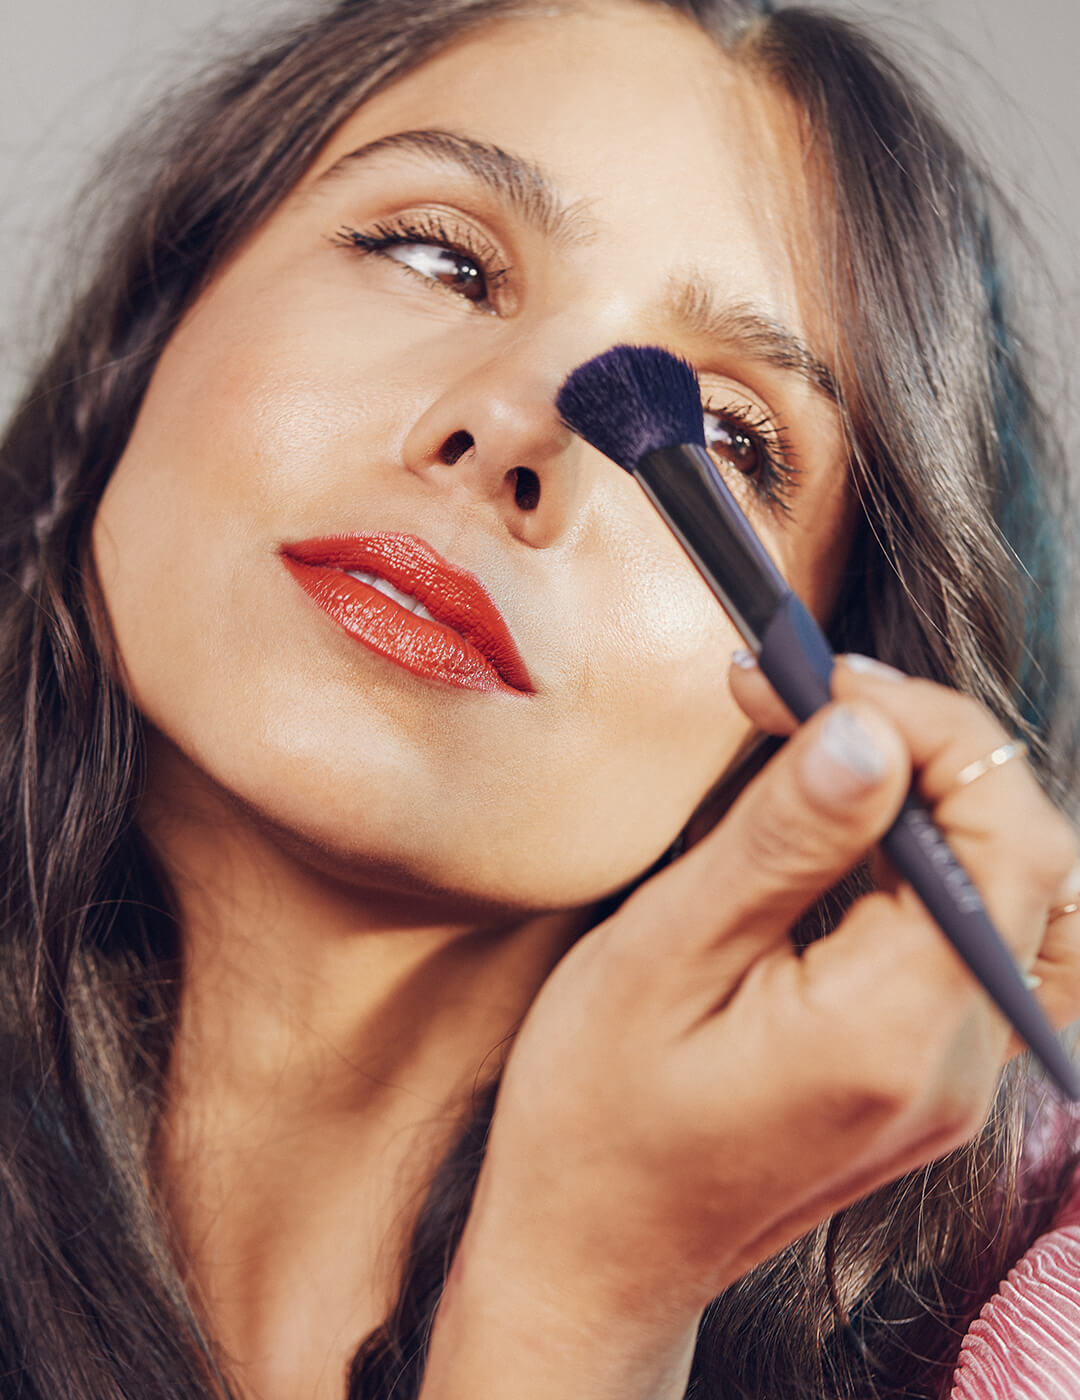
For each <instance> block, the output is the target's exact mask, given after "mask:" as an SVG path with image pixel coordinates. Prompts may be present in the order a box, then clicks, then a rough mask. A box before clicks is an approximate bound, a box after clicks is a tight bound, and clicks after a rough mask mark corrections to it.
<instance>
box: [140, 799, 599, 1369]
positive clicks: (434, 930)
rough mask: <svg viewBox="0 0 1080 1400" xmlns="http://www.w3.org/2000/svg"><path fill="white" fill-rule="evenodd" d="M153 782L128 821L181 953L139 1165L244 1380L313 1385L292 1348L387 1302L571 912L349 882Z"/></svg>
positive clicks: (349, 1326) (346, 1339)
mask: <svg viewBox="0 0 1080 1400" xmlns="http://www.w3.org/2000/svg"><path fill="white" fill-rule="evenodd" d="M156 786H157V788H158V790H161V784H157V785H156ZM168 791H169V807H168V813H167V815H166V814H164V813H161V812H155V811H154V809H153V805H152V804H150V805H148V808H147V812H146V815H145V820H144V826H145V828H146V830H147V832H148V835H149V837H150V839H151V841H152V843H153V845H154V846H155V849H156V851H157V853H158V855H159V857H160V859H161V860H162V863H163V865H164V867H165V869H166V870H168V872H169V875H170V878H171V880H172V883H173V887H174V892H175V895H176V899H177V902H178V905H179V910H180V918H181V929H182V962H183V973H182V985H181V995H180V1005H179V1017H178V1024H177V1030H176V1035H175V1040H174V1044H173V1052H172V1056H171V1060H170V1065H169V1069H168V1076H167V1085H166V1098H165V1105H164V1109H163V1113H162V1117H161V1121H160V1126H159V1132H158V1137H157V1141H156V1145H155V1161H154V1169H155V1173H156V1175H157V1178H158V1184H159V1187H160V1190H161V1193H162V1197H163V1200H164V1202H165V1205H166V1208H167V1210H168V1212H169V1214H170V1217H171V1223H172V1226H173V1229H174V1233H175V1238H176V1244H177V1248H178V1252H179V1254H180V1257H181V1258H182V1260H184V1262H185V1264H186V1268H187V1272H188V1281H189V1284H190V1286H191V1287H192V1288H193V1291H194V1292H195V1294H196V1296H197V1297H198V1298H199V1299H200V1300H201V1302H202V1305H203V1307H204V1310H205V1311H206V1313H207V1314H208V1317H209V1320H210V1324H211V1327H212V1328H213V1330H214V1331H215V1332H216V1334H217V1335H218V1336H219V1338H220V1339H221V1340H222V1341H223V1343H224V1344H225V1346H226V1350H227V1351H229V1352H231V1353H232V1355H233V1357H234V1358H235V1359H236V1360H237V1362H238V1364H239V1366H240V1376H241V1379H242V1380H244V1379H245V1377H246V1378H247V1384H248V1385H249V1388H250V1392H251V1394H253V1395H259V1396H263V1397H266V1396H270V1395H273V1394H275V1393H277V1392H278V1391H279V1390H280V1392H281V1393H283V1394H284V1393H289V1387H290V1386H292V1387H295V1389H294V1390H293V1391H292V1393H294V1394H301V1393H302V1394H308V1393H311V1394H315V1393H319V1392H318V1391H312V1390H311V1381H310V1375H309V1374H308V1371H309V1360H308V1354H309V1353H310V1357H311V1361H310V1364H314V1358H316V1357H321V1358H322V1362H325V1358H326V1356H327V1355H328V1354H329V1355H331V1356H332V1355H333V1354H334V1347H335V1343H334V1341H333V1339H332V1338H330V1337H328V1335H327V1331H328V1330H329V1331H331V1332H334V1333H335V1335H336V1334H340V1347H341V1349H342V1355H343V1356H344V1357H345V1358H346V1359H347V1354H348V1353H350V1352H351V1350H352V1349H354V1348H355V1346H356V1344H357V1343H358V1341H359V1340H360V1339H361V1338H362V1336H363V1335H364V1334H365V1332H366V1331H368V1330H370V1328H371V1327H373V1326H375V1325H377V1324H378V1322H379V1321H381V1319H382V1317H383V1316H384V1315H385V1313H386V1310H387V1308H388V1307H389V1305H390V1303H391V1301H392V1298H393V1296H394V1294H395V1292H396V1286H397V1285H396V1280H397V1274H398V1265H399V1262H400V1258H401V1254H402V1251H403V1249H404V1248H405V1245H406V1242H407V1239H408V1235H409V1232H410V1228H411V1225H412V1223H413V1221H414V1219H415V1212H416V1208H417V1206H418V1204H419V1199H420V1197H421V1195H422V1193H423V1191H424V1188H425V1186H426V1185H427V1184H428V1182H429V1181H430V1178H431V1175H432V1173H433V1171H434V1169H435V1166H436V1164H437V1162H438V1160H439V1158H440V1156H441V1155H442V1154H443V1153H444V1152H445V1151H446V1150H447V1148H448V1147H449V1145H450V1143H451V1142H452V1141H453V1138H454V1136H455V1133H456V1130H457V1128H458V1125H459V1124H460V1121H461V1118H462V1116H463V1115H464V1114H465V1113H467V1112H468V1109H469V1104H470V1099H471V1097H472V1094H473V1092H474V1091H475V1089H476V1087H477V1086H478V1085H480V1084H483V1083H485V1082H487V1081H488V1080H489V1079H490V1078H491V1077H492V1076H493V1075H494V1074H495V1073H496V1072H497V1070H498V1069H499V1067H500V1065H501V1059H502V1055H503V1053H504V1049H505V1046H506V1044H507V1042H508V1040H509V1038H510V1037H511V1036H512V1035H513V1032H514V1030H515V1029H516V1027H517V1026H518V1024H519V1023H520V1021H521V1019H522V1018H523V1017H524V1015H525V1013H526V1011H527V1010H528V1007H529V1005H530V1004H531V1002H532V1000H533V998H534V997H535V995H536V993H537V991H538V990H539V988H540V986H541V984H542V982H543V981H544V979H545V977H546V976H547V974H548V972H549V971H550V970H551V968H552V966H553V965H554V964H555V962H556V961H557V960H558V958H559V957H560V956H561V954H562V952H563V951H565V949H566V947H567V946H569V944H570V942H572V941H573V939H574V938H575V937H576V936H577V935H578V934H579V933H580V932H581V931H582V929H583V927H584V926H585V920H584V918H583V917H582V915H581V914H580V913H578V914H575V915H566V914H547V915H537V916H532V917H521V916H518V917H508V916H507V915H506V913H505V912H503V913H502V914H501V915H493V914H491V913H490V912H489V913H488V914H487V916H486V917H484V916H481V915H480V913H479V911H475V910H474V911H472V913H471V917H470V914H469V911H466V910H463V908H462V906H461V904H460V902H457V901H450V900H445V901H440V900H439V898H438V897H437V896H435V895H434V894H430V893H425V894H423V895H422V896H416V897H412V898H410V897H407V896H406V895H403V894H402V893H401V892H400V891H397V892H395V891H393V890H388V889H386V888H385V887H383V888H370V887H368V888H364V887H361V886H359V885H354V884H351V883H349V884H346V883H344V882H343V881H342V880H341V879H340V878H337V879H335V878H333V877H332V876H328V875H327V874H326V873H325V872H323V871H321V870H319V869H317V868H316V867H315V866H314V865H313V864H311V863H309V862H307V861H305V860H304V859H302V858H301V857H300V855H299V854H298V853H297V852H296V851H295V850H292V849H288V848H287V847H286V846H285V845H284V844H282V843H281V842H280V841H279V840H278V839H276V837H275V835H274V833H271V832H267V831H265V830H261V829H260V828H259V827H258V825H257V824H256V823H255V822H254V821H252V820H248V819H246V818H245V817H243V816H242V815H240V814H238V813H237V811H236V810H235V808H234V807H233V806H232V805H231V804H230V803H229V802H228V801H227V800H225V799H224V798H223V797H221V796H220V795H219V794H216V793H214V792H212V791H210V790H209V789H208V788H207V787H205V785H202V784H201V783H200V781H198V780H196V779H190V778H189V780H188V782H187V783H184V782H183V781H182V780H181V779H180V775H178V774H176V773H173V774H172V778H171V781H170V783H169V784H168ZM181 792H183V793H185V794H186V797H185V800H179V801H178V794H179V793H181ZM300 1299H302V1300H304V1301H303V1302H298V1300H300ZM322 1362H321V1363H320V1364H322ZM302 1377H303V1379H302ZM256 1378H257V1379H256ZM330 1379H331V1381H332V1382H333V1384H332V1385H330V1388H329V1389H328V1391H327V1393H328V1394H337V1393H339V1390H340V1377H339V1376H332V1377H330ZM335 1387H337V1388H336V1389H335Z"/></svg>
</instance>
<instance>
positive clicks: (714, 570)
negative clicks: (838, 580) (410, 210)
mask: <svg viewBox="0 0 1080 1400" xmlns="http://www.w3.org/2000/svg"><path fill="white" fill-rule="evenodd" d="M556 407H557V408H558V411H559V413H560V414H561V415H562V418H563V421H564V422H565V423H566V425H567V426H568V427H569V428H570V429H571V430H572V431H573V432H575V433H577V434H578V435H579V436H580V437H583V438H584V439H585V441H586V442H588V443H590V444H591V445H592V446H593V447H595V448H597V450H598V451H600V452H602V453H603V454H604V456H605V457H610V458H611V460H612V461H613V462H615V463H617V464H618V465H619V466H620V467H623V468H625V470H626V471H628V472H630V474H631V475H632V476H633V477H634V478H635V479H636V480H637V481H638V482H639V483H640V485H641V487H642V489H643V490H644V491H645V494H646V495H647V496H648V497H649V500H650V501H652V503H653V505H654V506H655V507H656V509H657V510H658V511H659V512H660V515H661V517H662V518H663V519H664V521H665V522H666V524H667V525H668V528H669V529H670V530H671V532H672V534H674V536H675V538H676V539H677V540H678V541H679V543H680V544H681V545H682V547H683V549H685V550H686V553H687V554H688V555H689V556H690V559H691V560H692V562H693V563H694V565H695V566H696V568H697V569H698V571H699V572H700V573H701V575H702V577H703V578H704V579H705V582H706V583H707V584H708V585H709V587H710V588H711V589H712V591H713V592H714V593H715V594H716V596H717V598H718V599H719V600H720V603H721V604H722V606H723V608H724V610H725V611H726V612H727V614H728V616H729V617H730V618H731V621H732V622H733V623H734V624H735V627H736V628H737V629H738V631H739V632H740V634H741V635H742V636H743V638H744V639H745V640H746V643H747V645H748V646H749V647H750V649H751V650H752V651H753V652H754V653H755V654H756V655H757V659H758V665H759V666H760V667H761V670H762V671H763V672H764V674H765V675H766V676H767V677H768V679H769V680H770V681H771V682H772V685H773V688H774V689H775V690H776V692H777V693H778V694H779V696H780V697H781V699H782V700H783V701H784V703H785V704H786V705H787V707H788V709H790V710H791V711H792V713H793V714H794V715H795V716H796V718H797V719H800V720H805V719H807V718H808V717H809V716H810V715H812V714H813V713H814V711H815V710H818V709H820V708H821V706H822V705H824V704H826V703H827V702H828V701H829V700H830V698H831V696H830V692H829V678H830V675H831V672H832V666H833V654H832V649H831V648H830V646H829V643H828V641H827V640H826V638H825V635H824V633H823V632H822V630H821V628H820V627H819V626H818V624H817V622H816V621H815V620H814V618H813V617H812V616H811V614H810V612H809V611H808V610H807V608H806V607H805V606H804V604H803V603H802V602H801V601H800V599H799V598H798V596H797V595H796V594H795V593H794V592H793V590H792V589H791V588H790V587H789V586H788V584H787V583H786V581H785V580H784V577H783V575H782V574H781V573H780V571H779V569H777V567H776V565H775V564H774V563H773V562H772V559H771V558H770V557H769V555H768V553H767V552H766V550H765V548H764V546H763V545H762V543H761V541H760V540H759V539H758V537H757V536H756V535H755V533H754V531H753V528H752V527H751V525H750V522H749V521H748V520H747V518H746V516H745V515H744V514H743V512H742V510H741V509H740V508H739V505H738V503H737V502H736V500H735V497H734V496H733V495H732V494H731V491H730V489H729V487H728V485H727V483H726V482H725V481H724V479H723V477H722V476H721V474H720V472H719V470H718V469H717V467H716V465H715V464H714V462H713V460H712V458H711V457H710V456H709V454H708V452H707V451H706V450H705V430H704V422H703V415H702V408H701V393H700V390H699V388H698V382H697V375H696V374H695V373H694V370H693V369H692V368H691V366H690V365H688V364H687V363H686V362H685V361H683V360H680V359H678V358H676V356H674V355H670V354H668V352H667V351H666V350H660V349H657V348H655V347H652V346H631V345H617V346H615V347H614V349H611V350H608V351H606V352H605V353H604V354H602V355H598V356H597V357H596V358H595V359H593V360H589V361H588V362H587V363H586V364H584V365H581V366H579V367H578V368H577V369H576V370H574V371H573V373H572V374H571V375H570V376H569V377H568V378H567V380H566V383H565V384H564V385H563V386H562V388H561V389H560V390H559V394H558V397H557V399H556ZM881 847H882V849H883V850H884V851H885V853H886V855H887V856H888V857H889V859H890V860H891V861H892V863H893V865H894V866H895V867H896V869H897V870H898V871H899V873H900V874H901V875H902V876H903V877H904V879H905V880H907V881H908V883H909V884H910V885H911V887H912V888H913V889H914V891H915V893H916V894H917V895H918V896H919V898H920V899H921V900H922V902H923V904H924V905H925V906H926V908H927V910H928V911H929V912H930V914H931V915H932V917H933V918H934V919H935V920H936V921H937V923H938V925H939V926H940V928H941V930H942V932H943V933H944V934H945V937H946V938H947V939H948V940H949V942H950V943H951V944H952V945H953V947H954V948H955V949H956V951H957V952H958V953H959V955H960V956H961V957H962V958H963V960H964V962H965V963H966V964H967V966H968V967H969V968H970V969H971V971H972V972H973V973H974V975H975V977H976V978H977V979H978V980H979V982H980V983H981V984H982V986H983V987H984V988H985V989H986V991H987V992H988V993H989V994H990V996H991V997H992V998H993V1000H994V1002H995V1003H996V1004H997V1006H998V1007H999V1008H1000V1009H1001V1011H1002V1012H1003V1013H1004V1014H1005V1016H1006V1017H1007V1018H1008V1020H1009V1021H1010V1023H1011V1024H1012V1026H1013V1027H1014V1028H1015V1030H1016V1032H1017V1034H1018V1035H1019V1036H1020V1037H1021V1038H1022V1039H1023V1040H1024V1041H1025V1042H1026V1044H1027V1045H1029V1046H1030V1048H1031V1049H1032V1051H1033V1052H1034V1053H1035V1055H1036V1056H1037V1057H1038V1059H1039V1060H1040V1061H1041V1063H1042V1065H1043V1067H1044V1069H1045V1070H1046V1073H1047V1075H1048V1076H1049V1077H1050V1079H1051V1080H1052V1081H1053V1082H1054V1083H1055V1084H1056V1085H1057V1086H1058V1088H1059V1089H1060V1090H1061V1091H1062V1093H1063V1094H1065V1095H1066V1096H1067V1097H1068V1098H1070V1099H1074V1100H1080V1084H1078V1082H1077V1077H1076V1073H1075V1070H1074V1068H1073V1066H1072V1064H1071V1063H1070V1061H1069V1059H1068V1057H1067V1056H1066V1054H1065V1052H1064V1050H1063V1049H1062V1047H1061V1045H1060V1044H1059V1042H1058V1040H1057V1038H1056V1037H1055V1035H1054V1032H1053V1030H1052V1029H1051V1027H1050V1024H1049V1022H1048V1021H1047V1020H1046V1018H1045V1016H1044V1015H1043V1013H1042V1009H1041V1007H1040V1006H1039V1004H1038V1002H1037V1001H1036V1000H1035V998H1034V997H1033V996H1032V994H1031V992H1030V991H1029V990H1028V988H1027V987H1026V986H1025V985H1024V981H1023V978H1022V976H1021V974H1020V970H1019V968H1018V967H1017V966H1016V963H1015V961H1014V960H1013V958H1012V955H1011V954H1010V952H1009V950H1008V948H1007V947H1006V945H1005V943H1004V941H1003V939H1002V937H1001V935H1000V934H999V933H998V931H997V929H996V928H995V927H994V924H993V922H992V920H991V918H990V916H989V914H988V913H987V911H986V907H985V905H984V904H983V902H982V897H981V896H980V894H979V892H978V890H976V888H975V886H974V885H973V884H972V882H971V878H970V877H969V875H968V874H967V872H966V871H965V870H964V868H963V867H962V866H961V864H960V863H959V861H958V860H957V859H956V857H955V855H954V854H953V853H952V851H951V850H950V848H949V846H948V844H947V843H946V841H945V838H944V836H943V835H942V834H941V832H940V831H939V830H938V828H937V827H936V826H935V825H934V823H933V821H932V819H931V817H930V815H929V813H928V812H927V810H926V807H925V806H924V804H923V803H922V801H921V799H920V798H919V797H918V796H917V794H915V793H914V791H913V792H911V793H909V795H908V797H907V799H906V800H905V802H904V805H903V807H902V808H901V809H900V814H899V816H898V817H897V818H896V821H895V822H894V823H893V825H892V826H891V827H890V828H889V830H888V831H887V832H886V834H885V836H884V837H883V838H882V841H881Z"/></svg>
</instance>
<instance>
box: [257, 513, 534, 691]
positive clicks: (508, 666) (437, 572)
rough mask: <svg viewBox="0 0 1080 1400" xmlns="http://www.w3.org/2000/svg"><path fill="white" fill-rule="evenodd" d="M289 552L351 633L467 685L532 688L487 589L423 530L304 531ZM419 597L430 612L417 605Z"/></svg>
mask: <svg viewBox="0 0 1080 1400" xmlns="http://www.w3.org/2000/svg"><path fill="white" fill-rule="evenodd" d="M281 562H282V563H283V564H284V565H285V567H286V568H287V569H288V571H289V573H290V574H292V576H293V578H294V579H295V580H296V582H297V583H298V584H299V585H300V587H301V588H302V589H303V590H304V592H305V593H306V594H307V595H308V597H309V598H310V599H311V600H312V602H314V603H315V604H316V606H318V607H320V608H322V610H323V612H325V613H326V614H327V615H328V616H329V617H331V618H333V620H334V621H335V622H336V623H337V624H338V625H339V626H340V627H343V628H344V630H345V631H346V632H348V634H349V635H350V637H353V638H355V640H356V641H358V642H360V643H361V645H362V646H366V647H368V648H369V649H370V650H371V651H374V652H378V654H379V655H380V656H385V657H386V658H387V660H389V661H394V662H396V663H397V664H398V665H399V666H403V667H404V668H405V670H406V671H411V672H412V673H413V674H414V675H417V676H425V677H426V678H427V679H428V680H435V681H443V682H444V683H445V684H447V685H456V686H460V687H461V688H462V689H463V690H506V691H510V692H512V693H513V694H518V695H520V694H526V695H531V694H532V693H533V686H532V682H531V681H530V680H529V673H528V671H526V669H525V663H524V662H523V661H522V659H521V657H520V656H519V654H518V649H517V647H516V646H515V645H514V639H513V637H511V635H510V629H509V628H508V627H507V625H506V623H505V622H504V621H503V617H502V614H501V613H500V612H499V609H498V608H497V607H496V606H495V603H494V601H493V600H492V598H491V596H490V594H489V593H488V591H487V589H486V588H485V587H484V585H483V584H482V583H481V582H480V580H479V579H477V578H475V577H474V576H473V575H472V574H470V573H467V572H466V571H465V570H464V569H459V568H456V567H455V566H454V565H453V564H449V563H447V561H446V560H445V559H443V558H442V556H441V555H439V554H436V552H435V551H434V550H433V549H432V547H431V546H430V545H429V544H427V543H426V542H425V541H424V540H422V539H419V538H418V537H417V536H416V535H394V534H376V535H333V536H330V537H329V538H326V539H318V540H301V541H300V542H299V543H297V544H286V545H282V547H281ZM353 573H358V574H368V575H371V576H373V578H374V579H377V580H382V581H383V582H384V583H386V584H389V585H390V586H391V587H392V588H393V589H394V590H395V592H396V593H403V594H407V595H408V598H406V599H402V600H401V601H398V600H397V598H395V597H388V596H387V595H386V594H385V593H381V592H380V591H379V588H378V587H377V585H376V584H375V583H374V582H371V583H368V582H365V581H364V580H362V579H358V578H353V577H352V574H353ZM413 600H415V601H413ZM410 603H411V604H412V606H417V605H419V606H420V607H421V608H423V609H424V610H425V612H426V613H428V614H430V617H428V616H423V615H420V614H417V613H415V612H413V611H411V609H410Z"/></svg>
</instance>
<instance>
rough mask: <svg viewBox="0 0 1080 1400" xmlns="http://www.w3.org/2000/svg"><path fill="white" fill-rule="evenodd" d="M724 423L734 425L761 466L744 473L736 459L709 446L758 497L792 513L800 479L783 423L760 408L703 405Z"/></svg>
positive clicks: (744, 405) (774, 506) (770, 504)
mask: <svg viewBox="0 0 1080 1400" xmlns="http://www.w3.org/2000/svg"><path fill="white" fill-rule="evenodd" d="M702 407H703V409H704V411H705V412H706V413H710V414H712V415H713V417H714V418H717V419H719V420H720V421H721V422H724V423H727V424H730V425H733V426H734V429H735V432H736V434H738V435H740V436H743V437H745V438H746V439H747V440H748V441H749V443H750V444H751V446H752V447H753V448H754V451H755V453H756V455H757V460H758V467H757V469H756V470H755V471H753V472H744V471H743V470H742V468H741V467H740V466H739V463H738V462H737V461H735V460H734V456H733V455H732V454H729V453H725V452H724V451H723V449H722V448H719V447H716V446H713V445H708V450H709V451H710V452H711V453H712V455H713V456H715V457H721V458H724V459H725V460H727V461H729V462H730V463H731V465H732V467H734V469H735V471H737V472H738V473H739V474H740V475H741V476H743V477H745V478H746V479H747V480H748V481H749V482H750V484H751V486H752V488H753V490H754V492H755V494H756V495H757V496H758V497H759V498H760V499H761V500H763V501H764V502H765V503H766V504H767V505H769V506H771V507H773V508H774V509H776V510H780V511H783V512H784V514H786V515H790V513H791V498H792V496H793V494H794V492H795V489H796V486H797V484H798V479H799V468H798V467H797V466H795V464H794V463H793V462H792V460H791V440H790V438H789V437H788V433H787V429H786V428H785V427H784V426H783V424H782V423H778V422H776V421H775V420H774V419H772V418H770V417H769V416H768V415H767V414H765V413H763V412H762V411H761V410H760V409H757V410H755V409H752V408H750V407H749V405H747V404H743V403H732V402H728V403H725V404H723V405H718V404H716V403H715V402H706V403H704V404H703V405H702Z"/></svg>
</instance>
